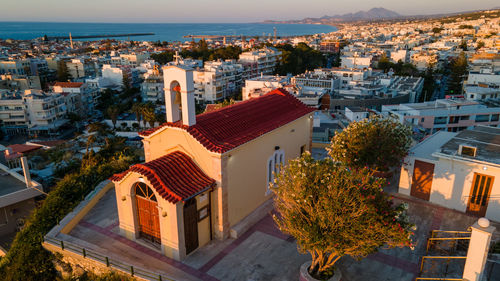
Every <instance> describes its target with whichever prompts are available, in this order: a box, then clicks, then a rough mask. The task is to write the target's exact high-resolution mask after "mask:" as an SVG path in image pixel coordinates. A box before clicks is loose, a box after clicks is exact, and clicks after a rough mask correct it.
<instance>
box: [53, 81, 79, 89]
mask: <svg viewBox="0 0 500 281" xmlns="http://www.w3.org/2000/svg"><path fill="white" fill-rule="evenodd" d="M82 85H83V83H82V82H56V83H54V86H60V87H62V88H80V87H81V86H82Z"/></svg>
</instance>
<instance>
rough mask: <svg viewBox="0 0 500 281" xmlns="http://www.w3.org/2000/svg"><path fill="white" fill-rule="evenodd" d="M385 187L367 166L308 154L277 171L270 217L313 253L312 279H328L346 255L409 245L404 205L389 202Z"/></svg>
mask: <svg viewBox="0 0 500 281" xmlns="http://www.w3.org/2000/svg"><path fill="white" fill-rule="evenodd" d="M383 185H384V180H383V179H381V178H376V177H373V176H372V173H371V172H370V171H369V170H368V169H366V168H362V169H359V170H356V171H354V170H351V169H349V168H347V167H346V166H344V165H342V164H339V163H334V162H333V160H332V159H330V158H327V159H325V160H321V161H316V160H314V159H313V158H312V157H311V155H310V153H308V152H306V153H304V154H303V155H302V157H301V158H299V159H295V160H292V161H290V162H289V163H288V165H287V166H285V167H284V168H283V169H282V170H281V172H280V173H279V174H277V175H276V180H275V183H274V184H273V185H272V190H273V192H274V193H275V195H276V197H275V199H274V203H275V207H276V210H277V211H278V213H279V215H276V216H274V220H275V221H276V223H277V225H278V226H279V228H280V230H281V231H282V232H284V233H286V234H289V235H292V236H293V237H295V239H296V240H297V247H298V249H299V251H300V252H302V253H309V254H311V257H312V263H311V266H310V268H309V273H310V274H311V275H312V276H313V277H315V278H317V279H321V280H325V279H328V278H330V277H331V275H332V274H333V267H334V265H335V263H336V262H337V261H338V260H339V259H340V258H341V257H343V256H345V255H349V256H351V257H353V258H356V259H361V258H363V257H366V256H367V255H369V254H371V253H374V252H376V251H377V250H378V249H379V248H380V247H382V246H384V245H387V246H389V247H396V246H397V247H404V246H412V242H411V234H412V233H411V230H410V229H411V227H412V225H411V224H410V223H409V222H408V218H407V216H406V214H405V207H404V206H403V205H399V206H393V205H392V202H391V201H390V200H389V198H388V195H386V194H385V193H384V192H383V190H382V187H383Z"/></svg>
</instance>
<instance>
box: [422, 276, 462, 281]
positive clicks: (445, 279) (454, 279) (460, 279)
mask: <svg viewBox="0 0 500 281" xmlns="http://www.w3.org/2000/svg"><path fill="white" fill-rule="evenodd" d="M418 280H434V281H437V280H443V281H464V279H462V278H432V277H417V278H415V281H418Z"/></svg>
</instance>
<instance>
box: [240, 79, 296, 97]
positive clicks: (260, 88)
mask: <svg viewBox="0 0 500 281" xmlns="http://www.w3.org/2000/svg"><path fill="white" fill-rule="evenodd" d="M289 83H290V78H289V77H287V76H273V75H261V76H260V77H255V78H251V79H247V80H245V86H244V87H243V89H242V97H243V100H247V99H250V98H256V97H260V96H261V95H263V94H266V93H269V92H270V91H272V90H274V89H278V88H284V87H286V86H287V85H288V84H289Z"/></svg>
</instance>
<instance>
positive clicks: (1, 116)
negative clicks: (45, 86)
mask: <svg viewBox="0 0 500 281" xmlns="http://www.w3.org/2000/svg"><path fill="white" fill-rule="evenodd" d="M77 102H78V101H77V100H76V99H74V100H71V99H67V98H66V96H65V95H63V94H60V93H46V92H43V91H40V90H26V91H24V92H11V91H2V92H0V120H2V122H3V124H4V128H5V130H6V132H7V133H8V134H12V135H14V134H19V133H21V134H24V133H30V134H44V135H45V134H48V135H53V134H56V133H57V130H58V129H59V127H61V126H62V125H64V124H65V123H66V122H67V120H66V119H65V115H66V113H67V108H68V107H69V108H75V107H76V105H77ZM68 104H69V106H68Z"/></svg>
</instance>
